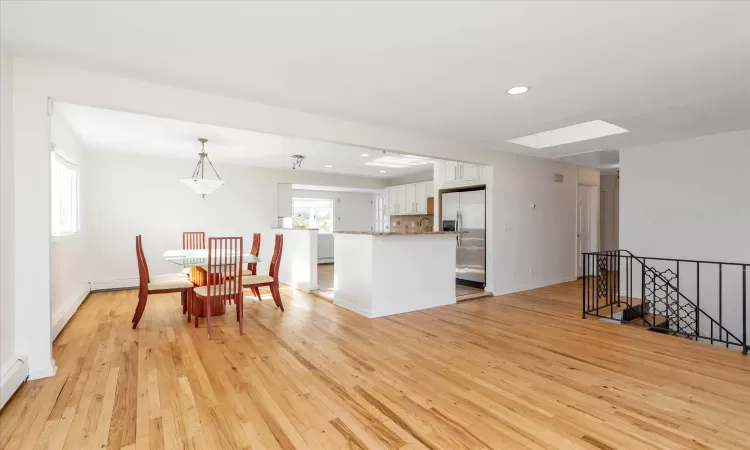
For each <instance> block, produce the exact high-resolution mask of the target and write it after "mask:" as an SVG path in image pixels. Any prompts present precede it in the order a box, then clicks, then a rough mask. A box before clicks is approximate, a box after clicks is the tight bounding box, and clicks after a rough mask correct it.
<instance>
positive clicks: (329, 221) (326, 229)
mask: <svg viewBox="0 0 750 450" xmlns="http://www.w3.org/2000/svg"><path fill="white" fill-rule="evenodd" d="M292 208H293V211H294V215H293V216H292V228H317V229H318V231H319V232H320V233H333V217H334V212H333V199H328V198H293V199H292Z"/></svg>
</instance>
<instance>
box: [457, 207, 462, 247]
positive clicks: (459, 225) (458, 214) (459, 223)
mask: <svg viewBox="0 0 750 450" xmlns="http://www.w3.org/2000/svg"><path fill="white" fill-rule="evenodd" d="M456 232H457V233H458V246H459V247H461V210H458V211H456Z"/></svg>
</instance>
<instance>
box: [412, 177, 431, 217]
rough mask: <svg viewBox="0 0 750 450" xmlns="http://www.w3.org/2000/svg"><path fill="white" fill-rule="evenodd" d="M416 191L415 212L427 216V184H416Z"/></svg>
mask: <svg viewBox="0 0 750 450" xmlns="http://www.w3.org/2000/svg"><path fill="white" fill-rule="evenodd" d="M413 186H414V191H415V193H416V196H415V197H414V212H415V213H419V214H427V195H429V193H428V192H427V182H423V183H417V184H414V185H413Z"/></svg>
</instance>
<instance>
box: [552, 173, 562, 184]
mask: <svg viewBox="0 0 750 450" xmlns="http://www.w3.org/2000/svg"><path fill="white" fill-rule="evenodd" d="M554 180H555V183H562V182H563V180H565V176H564V175H563V174H561V173H556V174H555V176H554Z"/></svg>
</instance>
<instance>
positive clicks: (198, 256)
mask: <svg viewBox="0 0 750 450" xmlns="http://www.w3.org/2000/svg"><path fill="white" fill-rule="evenodd" d="M217 258H218V259H219V260H224V258H222V257H220V256H216V254H214V255H212V259H213V260H214V262H215V261H216V260H217ZM164 259H166V260H167V261H169V262H171V263H173V264H176V265H178V266H182V267H186V268H188V270H189V272H188V275H189V277H190V281H192V282H193V284H194V285H196V286H207V285H208V284H218V283H223V282H224V280H225V276H223V275H221V274H215V275H217V276H220V277H221V278H220V279H216V280H209V279H208V278H209V276H208V265H209V264H208V263H209V259H208V249H191V250H167V251H166V252H164ZM259 262H260V258H258V257H257V256H255V255H253V254H251V253H247V252H243V253H242V268H243V269H244V268H245V267H248V264H257V263H259ZM211 265H212V266H213V265H214V264H211ZM195 313H196V315H197V316H198V317H205V316H206V311H204V310H203V308H199V311H196V312H195ZM225 313H226V303H225V302H224V300H222V299H220V298H216V299H214V300H213V302H212V304H211V315H212V316H220V315H223V314H225Z"/></svg>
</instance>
